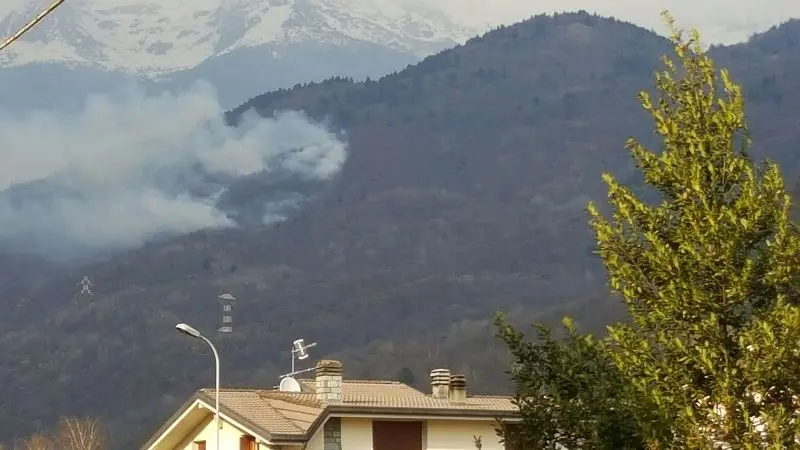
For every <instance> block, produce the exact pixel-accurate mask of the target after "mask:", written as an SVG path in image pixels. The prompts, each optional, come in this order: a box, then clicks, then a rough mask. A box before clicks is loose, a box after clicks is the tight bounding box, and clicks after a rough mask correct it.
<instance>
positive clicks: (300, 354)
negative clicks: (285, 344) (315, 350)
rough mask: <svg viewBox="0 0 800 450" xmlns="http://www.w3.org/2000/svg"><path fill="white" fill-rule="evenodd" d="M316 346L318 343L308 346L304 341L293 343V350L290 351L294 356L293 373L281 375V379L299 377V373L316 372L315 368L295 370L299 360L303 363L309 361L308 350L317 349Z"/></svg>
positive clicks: (299, 340) (298, 340)
mask: <svg viewBox="0 0 800 450" xmlns="http://www.w3.org/2000/svg"><path fill="white" fill-rule="evenodd" d="M316 345H317V343H316V342H312V343H310V344H308V345H306V344H305V342H304V341H303V339H297V340H295V341H294V342H292V349H291V350H290V353H291V355H292V371H291V372H289V373H287V374H284V375H281V376H280V379H283V378H286V377H291V376H294V375H297V374H298V373H304V372H310V371H312V370H314V367H310V368H308V369H303V370H295V360H296V359H299V360H300V361H302V360H304V359H307V358H308V349H309V348H311V347H316Z"/></svg>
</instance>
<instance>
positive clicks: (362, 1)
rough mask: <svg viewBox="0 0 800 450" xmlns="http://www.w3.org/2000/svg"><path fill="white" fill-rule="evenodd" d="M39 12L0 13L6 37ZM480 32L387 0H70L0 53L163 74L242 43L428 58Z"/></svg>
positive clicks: (19, 59) (279, 52)
mask: <svg viewBox="0 0 800 450" xmlns="http://www.w3.org/2000/svg"><path fill="white" fill-rule="evenodd" d="M7 7H10V8H14V5H9V6H7ZM35 13H36V6H35V5H20V6H18V7H17V8H14V9H11V11H10V12H9V13H7V14H6V15H5V17H4V18H3V19H2V20H0V34H9V33H11V32H12V31H13V30H15V29H16V28H18V27H19V26H21V24H22V23H24V21H26V20H27V19H28V18H30V17H32V16H33V15H34V14H35ZM473 33H474V30H471V29H468V28H466V27H461V26H459V25H457V24H456V23H454V22H452V21H451V20H450V19H448V18H447V16H445V14H443V13H442V12H439V11H436V10H434V9H432V8H430V9H427V10H423V11H420V10H415V9H411V8H406V7H403V6H401V5H398V4H396V3H395V2H391V1H387V0H271V1H269V2H257V1H252V0H227V1H220V0H204V1H197V2H192V8H186V7H181V8H170V7H169V5H165V4H163V2H156V1H150V2H144V3H143V2H138V1H132V0H131V1H127V0H126V1H117V2H115V3H113V4H111V5H104V4H102V2H99V1H97V0H72V1H70V2H67V3H65V4H64V5H63V6H61V7H60V8H59V9H58V10H57V11H56V12H55V13H53V14H52V15H51V17H48V20H47V21H44V22H42V23H41V24H40V25H39V26H38V27H37V28H36V29H34V30H32V31H30V32H29V33H28V34H27V35H26V36H25V38H24V39H23V40H21V41H19V42H18V43H17V44H16V45H15V46H14V47H11V48H10V49H9V50H8V51H7V52H4V54H3V55H0V66H3V67H14V66H24V65H26V64H29V63H31V62H34V61H35V62H38V63H42V62H59V63H62V64H67V65H74V66H89V67H96V68H101V69H103V70H114V71H122V72H126V73H129V74H136V75H147V76H156V75H165V74H168V73H172V72H177V71H180V70H186V69H191V68H193V67H195V66H197V65H199V64H200V63H202V62H203V61H206V60H209V59H211V58H213V57H218V56H222V55H225V54H227V53H230V52H232V51H235V50H237V49H242V48H250V47H264V51H265V52H267V53H271V54H272V55H273V56H274V57H276V58H284V57H287V56H289V55H288V54H287V53H286V46H289V45H292V44H298V43H304V42H314V43H318V44H325V45H334V46H343V45H347V44H349V43H356V42H359V41H362V42H369V43H374V44H379V45H381V46H383V47H386V48H387V49H389V50H393V51H399V52H402V53H407V54H410V55H415V56H424V55H427V54H430V53H431V52H435V51H438V50H441V49H443V48H446V47H449V46H451V45H452V44H454V43H456V42H458V41H460V40H463V39H466V38H467V37H468V36H469V35H471V34H473ZM26 55H27V56H26ZM30 58H35V59H30Z"/></svg>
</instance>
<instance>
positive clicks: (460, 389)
mask: <svg viewBox="0 0 800 450" xmlns="http://www.w3.org/2000/svg"><path fill="white" fill-rule="evenodd" d="M449 398H450V403H464V402H465V401H467V377H465V376H464V375H452V376H451V377H450V393H449Z"/></svg>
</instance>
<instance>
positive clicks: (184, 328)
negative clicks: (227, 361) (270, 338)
mask: <svg viewBox="0 0 800 450" xmlns="http://www.w3.org/2000/svg"><path fill="white" fill-rule="evenodd" d="M175 328H176V329H177V330H178V331H180V332H181V333H183V334H185V335H187V336H191V337H193V338H195V339H201V340H203V341H205V343H206V344H208V346H209V347H211V351H212V352H213V353H214V366H215V368H216V387H215V390H214V417H215V418H216V424H217V426H216V428H217V446H216V447H215V448H214V450H219V429H220V421H219V353H217V349H216V347H214V344H212V343H211V341H209V340H208V338H206V337H205V336H203V335H202V334H200V332H199V331H197V330H195V329H194V328H192V327H191V326H190V325H187V324H185V323H179V324H177V325H175Z"/></svg>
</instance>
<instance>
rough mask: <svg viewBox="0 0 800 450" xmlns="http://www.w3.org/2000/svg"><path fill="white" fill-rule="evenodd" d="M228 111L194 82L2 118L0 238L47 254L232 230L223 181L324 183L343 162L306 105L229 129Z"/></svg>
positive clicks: (339, 145)
mask: <svg viewBox="0 0 800 450" xmlns="http://www.w3.org/2000/svg"><path fill="white" fill-rule="evenodd" d="M223 112H224V111H223V110H222V108H221V107H220V105H219V103H218V102H217V98H216V94H215V92H214V90H213V88H211V87H210V86H209V85H207V84H196V85H194V86H193V87H192V88H191V89H190V90H188V91H186V92H182V93H179V94H161V95H158V96H150V97H148V96H146V95H144V94H142V93H140V92H128V93H127V94H126V95H125V96H124V97H123V98H121V99H114V100H112V99H111V98H109V97H93V98H90V99H89V100H87V103H86V107H85V109H84V110H83V111H82V113H81V114H78V115H72V116H64V115H59V116H56V115H53V114H50V113H47V112H37V113H35V114H31V115H29V116H26V117H24V118H19V117H12V116H11V115H10V114H5V115H2V116H0V161H2V164H0V191H2V192H0V245H7V244H8V243H9V242H13V243H14V244H15V246H16V247H20V246H23V247H26V248H29V249H32V250H33V251H34V252H35V253H39V254H42V255H43V256H46V257H50V256H54V255H51V254H48V253H58V252H59V251H63V250H64V249H65V248H66V247H69V246H70V245H72V244H74V245H77V246H78V247H84V248H87V249H94V250H98V251H107V250H109V249H122V248H127V247H132V246H136V245H138V244H140V243H142V242H144V241H146V240H147V239H149V238H151V237H153V236H156V235H163V234H180V233H187V232H192V231H196V230H199V229H203V228H208V227H229V226H233V225H234V223H233V222H232V220H231V219H230V218H229V217H228V216H226V214H225V213H224V212H223V211H221V210H220V209H218V207H217V202H216V200H217V199H218V198H219V196H220V195H221V194H222V193H223V192H224V190H225V188H226V184H225V183H226V182H227V183H228V184H230V182H233V181H234V180H236V179H238V178H241V177H244V176H247V175H252V174H258V173H261V174H263V175H264V176H270V174H272V173H275V174H278V173H281V174H283V175H286V174H287V173H288V174H290V175H294V176H298V177H302V178H304V179H306V180H325V179H328V178H330V177H332V176H334V175H335V174H336V173H337V172H338V171H339V169H340V168H341V167H342V165H343V164H344V161H345V159H346V155H347V153H346V144H345V143H344V142H342V141H341V140H339V139H338V138H337V136H335V135H334V134H333V133H332V132H330V131H328V130H327V129H326V128H325V127H324V126H323V125H321V124H316V123H312V122H311V121H310V120H309V119H308V118H307V117H305V116H304V115H303V114H301V113H297V112H285V113H282V114H280V115H278V116H277V117H276V118H275V119H272V118H260V117H257V116H255V114H253V115H250V116H249V117H247V118H246V119H245V120H244V123H243V124H241V125H240V126H239V127H237V128H232V127H228V126H226V125H225V123H224V119H223V116H222V115H223ZM209 180H211V181H209ZM219 180H227V181H226V182H222V183H220V182H219ZM197 189H201V190H202V189H205V190H206V191H207V192H205V194H204V195H198V194H197V192H196V191H197ZM65 243H68V244H70V245H66V244H65Z"/></svg>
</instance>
